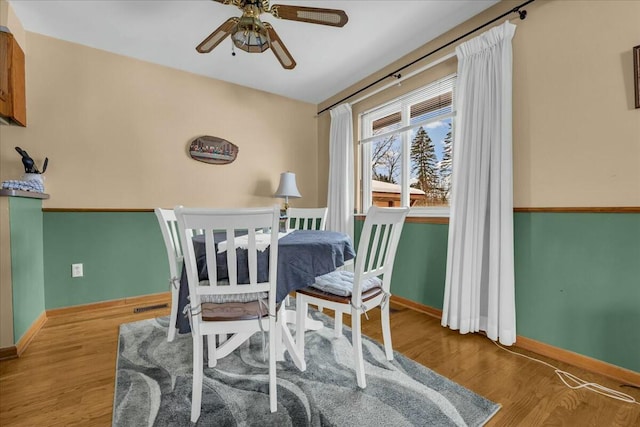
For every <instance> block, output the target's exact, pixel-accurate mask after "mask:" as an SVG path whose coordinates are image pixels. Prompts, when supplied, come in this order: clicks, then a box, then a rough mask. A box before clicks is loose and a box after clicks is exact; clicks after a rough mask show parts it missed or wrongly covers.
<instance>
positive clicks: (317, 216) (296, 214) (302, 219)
mask: <svg viewBox="0 0 640 427" xmlns="http://www.w3.org/2000/svg"><path fill="white" fill-rule="evenodd" d="M326 222H327V208H289V209H288V210H287V230H324V229H325V226H326Z"/></svg>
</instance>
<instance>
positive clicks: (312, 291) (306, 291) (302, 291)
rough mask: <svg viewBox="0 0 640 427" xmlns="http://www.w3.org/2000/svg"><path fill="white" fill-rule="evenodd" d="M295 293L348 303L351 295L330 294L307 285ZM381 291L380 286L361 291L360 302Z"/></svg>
mask: <svg viewBox="0 0 640 427" xmlns="http://www.w3.org/2000/svg"><path fill="white" fill-rule="evenodd" d="M296 292H297V293H300V294H303V295H307V296H310V297H314V298H320V299H323V300H326V301H331V302H337V303H340V304H349V303H351V295H349V296H343V295H336V294H332V293H330V292H325V291H321V290H320V289H316V288H314V287H312V286H309V287H307V288H304V289H298V290H297V291H296ZM381 293H382V288H381V287H376V288H372V289H369V290H368V291H367V292H363V293H362V302H367V301H368V300H370V299H372V298H375V297H376V296H378V295H380V294H381Z"/></svg>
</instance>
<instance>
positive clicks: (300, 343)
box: [296, 294, 309, 360]
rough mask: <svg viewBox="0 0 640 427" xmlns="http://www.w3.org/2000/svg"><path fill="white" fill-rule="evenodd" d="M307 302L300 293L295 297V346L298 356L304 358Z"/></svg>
mask: <svg viewBox="0 0 640 427" xmlns="http://www.w3.org/2000/svg"><path fill="white" fill-rule="evenodd" d="M308 309H309V303H307V300H306V299H305V298H304V296H302V295H301V294H298V296H297V297H296V347H297V348H298V353H299V354H300V358H301V359H303V360H304V331H305V329H306V328H305V323H306V319H307V312H308Z"/></svg>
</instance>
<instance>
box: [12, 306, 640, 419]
mask: <svg viewBox="0 0 640 427" xmlns="http://www.w3.org/2000/svg"><path fill="white" fill-rule="evenodd" d="M132 311H133V306H119V307H115V308H103V309H99V310H94V311H91V312H83V313H79V314H78V313H76V314H63V315H58V316H56V317H50V318H49V319H48V321H47V323H46V325H45V326H44V328H43V329H42V330H41V331H40V332H39V333H38V335H37V336H36V338H35V339H34V341H33V342H32V343H31V344H30V346H29V347H28V348H27V350H26V351H25V352H24V353H23V355H22V357H20V358H19V359H13V360H7V361H2V362H0V426H3V427H7V426H18V425H19V426H58V425H59V426H109V425H111V412H112V404H113V391H114V380H115V376H114V375H115V365H116V351H117V344H118V325H120V324H121V323H126V322H132V321H136V320H142V319H145V318H150V317H157V316H162V315H167V314H168V310H166V309H161V310H155V311H149V312H144V313H141V314H133V313H132ZM378 313H379V311H378V310H372V312H371V313H370V320H368V321H366V320H364V322H363V323H364V328H365V329H364V332H365V333H366V334H367V335H368V336H370V337H372V338H374V339H377V340H380V339H381V333H380V322H379V314H378ZM348 320H349V319H345V323H346V324H349V322H348ZM391 323H392V335H393V340H394V349H395V350H397V351H399V352H401V353H403V354H405V355H406V356H408V357H410V358H411V359H413V360H416V361H418V362H420V363H422V364H423V365H425V366H427V367H429V368H431V369H432V370H434V371H436V372H438V373H440V374H442V375H444V376H446V377H448V378H450V379H452V380H454V381H456V382H458V383H459V384H461V385H463V386H465V387H467V388H469V389H471V390H473V391H475V392H476V393H479V394H481V395H483V396H485V397H486V398H488V399H490V400H492V401H494V402H497V403H500V404H501V405H502V408H501V409H500V411H498V413H497V414H496V415H495V416H494V417H493V419H492V420H491V421H490V422H489V423H488V424H487V425H488V426H539V425H540V426H542V425H544V426H581V427H582V426H640V405H633V404H629V403H623V402H619V401H615V400H612V399H609V398H606V397H603V396H600V395H597V394H595V393H591V392H587V391H573V390H570V389H568V388H566V387H565V386H564V385H563V384H562V383H561V382H560V380H559V379H558V378H557V377H556V375H555V374H554V372H553V370H552V369H550V368H548V367H546V366H543V365H541V364H538V363H536V362H533V361H529V360H526V359H524V358H522V357H519V356H515V355H512V354H509V353H507V352H505V351H503V350H501V349H500V348H498V347H497V346H495V345H494V344H493V343H492V342H491V341H490V340H488V339H487V338H485V337H482V336H480V335H459V334H457V333H455V332H453V331H450V330H448V329H445V328H442V327H441V326H440V323H439V320H438V319H435V318H433V317H430V316H428V315H426V314H422V313H418V312H416V311H413V310H411V309H408V308H404V307H400V306H392V316H391ZM519 351H520V352H522V353H526V354H528V355H532V356H536V355H534V354H532V353H528V352H525V351H523V350H519ZM307 357H309V356H307ZM539 358H541V357H539ZM541 359H543V360H545V361H547V362H550V363H552V364H555V365H556V366H558V367H559V368H561V369H564V370H568V371H570V372H572V373H573V374H575V375H578V376H579V377H581V378H583V379H585V380H588V381H594V382H598V383H600V384H602V385H604V386H607V387H610V388H613V389H615V390H619V391H622V392H624V393H627V394H630V395H632V396H634V397H635V398H636V399H637V400H640V390H637V389H633V388H628V387H620V384H619V383H617V382H615V381H613V380H610V379H608V378H605V377H602V376H599V375H595V374H591V373H589V372H586V371H583V370H581V369H578V368H574V367H571V366H569V365H566V364H563V363H560V362H555V361H553V360H550V359H546V358H541ZM354 382H355V375H354Z"/></svg>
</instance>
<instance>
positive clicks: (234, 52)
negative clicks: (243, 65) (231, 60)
mask: <svg viewBox="0 0 640 427" xmlns="http://www.w3.org/2000/svg"><path fill="white" fill-rule="evenodd" d="M233 46H234V45H233V43H231V56H236V50H235V49H234V47H233Z"/></svg>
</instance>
